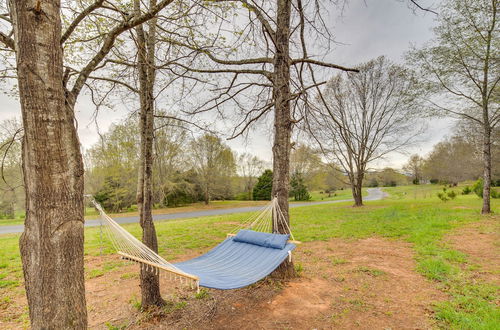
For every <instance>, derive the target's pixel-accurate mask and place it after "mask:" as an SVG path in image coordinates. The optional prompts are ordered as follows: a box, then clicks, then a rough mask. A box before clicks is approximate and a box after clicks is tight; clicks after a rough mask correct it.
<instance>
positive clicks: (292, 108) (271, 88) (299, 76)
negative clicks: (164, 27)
mask: <svg viewBox="0 0 500 330" xmlns="http://www.w3.org/2000/svg"><path fill="white" fill-rule="evenodd" d="M214 3H215V4H221V3H222V4H232V5H234V7H235V10H236V13H238V14H239V17H244V18H245V20H241V21H240V22H241V24H240V25H238V26H237V27H234V26H232V27H227V26H226V25H224V24H226V22H227V20H220V24H219V25H217V26H215V30H216V33H215V35H214V37H213V38H212V40H211V41H210V42H208V43H203V42H200V39H202V36H200V35H197V34H194V35H188V36H182V38H177V39H176V40H175V41H173V42H176V43H178V44H182V45H183V46H184V47H187V48H190V49H192V50H195V51H196V52H197V53H198V60H199V61H198V63H201V65H199V66H197V67H196V66H193V65H186V64H183V63H182V62H180V61H178V62H177V63H176V65H177V67H178V70H183V72H185V71H189V72H191V73H195V74H198V76H197V78H194V79H196V80H197V81H199V79H200V78H199V77H200V76H203V75H205V74H211V75H218V76H222V77H223V78H222V80H223V83H221V84H214V83H213V82H211V86H212V90H213V92H214V93H213V94H212V95H215V96H213V97H212V98H210V99H209V100H208V101H206V102H203V104H202V105H201V106H195V107H194V110H190V111H189V112H190V113H191V114H201V113H205V112H207V111H212V110H215V111H217V112H218V114H219V115H221V116H224V115H225V113H227V112H225V110H227V108H229V105H235V106H236V109H239V110H240V111H239V113H238V118H237V119H236V120H237V124H236V125H235V126H234V130H233V132H232V134H231V136H230V138H236V137H238V136H240V135H242V134H245V132H246V131H247V130H248V129H249V127H251V126H252V125H253V124H254V123H255V122H257V121H260V120H262V119H264V118H266V117H268V116H272V117H273V118H274V120H273V125H274V139H273V147H272V150H273V191H272V195H273V196H275V197H277V199H278V203H279V205H280V209H281V211H282V212H283V215H284V217H285V219H286V221H287V222H289V209H288V191H289V181H290V168H289V167H290V164H289V159H290V151H291V141H290V139H291V134H292V131H293V128H294V126H295V125H296V124H297V123H298V122H299V121H300V120H301V117H302V115H301V112H302V111H303V110H304V109H305V105H306V104H307V103H308V102H309V99H308V92H309V91H310V90H311V89H314V88H315V87H317V86H319V85H321V84H324V83H325V82H323V81H317V80H316V78H315V76H314V72H315V70H314V69H315V68H321V67H323V68H331V69H338V70H346V71H356V70H355V69H350V68H347V67H344V66H340V65H335V64H332V63H327V62H323V61H320V60H317V59H315V58H314V57H313V56H311V54H309V48H310V47H312V41H313V40H314V41H315V46H318V47H316V49H315V51H319V50H322V51H324V53H325V54H326V53H327V52H328V49H329V45H330V44H331V43H332V36H331V34H330V33H329V31H328V28H327V25H326V23H325V20H324V19H323V14H325V13H327V8H325V4H324V3H323V2H319V1H318V2H307V3H304V2H303V1H302V0H275V1H271V2H270V1H263V0H217V1H215V2H214ZM227 30H231V31H235V34H234V35H233V37H231V38H229V41H225V42H223V43H222V44H220V42H221V41H223V40H227V39H228V35H227V33H225V31H227ZM317 40H323V41H324V42H323V43H322V44H320V43H318V42H316V41H317ZM236 50H238V51H237V52H236ZM207 63H211V66H210V67H207ZM231 113H232V114H234V113H235V111H234V107H232V108H231ZM233 118H234V116H233ZM288 228H289V226H287V225H286V224H281V223H279V224H278V228H275V230H276V231H278V232H280V233H288V231H289V229H288ZM276 274H280V276H281V277H284V278H286V277H289V276H294V275H295V271H294V267H293V264H292V263H290V262H288V261H285V262H284V263H283V264H282V266H280V267H279V268H278V269H277V271H276Z"/></svg>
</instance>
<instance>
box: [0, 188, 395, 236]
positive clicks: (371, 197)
mask: <svg viewBox="0 0 500 330" xmlns="http://www.w3.org/2000/svg"><path fill="white" fill-rule="evenodd" d="M367 192H368V195H367V196H366V197H364V198H363V201H375V200H380V199H383V198H384V197H385V196H386V193H384V192H383V191H382V189H380V188H368V189H367ZM349 201H352V199H342V200H336V201H322V202H299V203H290V208H294V207H301V206H309V205H320V204H333V203H341V202H349ZM261 209H262V206H249V207H238V208H232V209H216V210H203V211H192V212H180V213H170V214H154V215H153V220H154V221H160V220H175V219H185V218H197V217H206V216H211V215H223V214H231V213H245V212H256V211H259V210H261ZM114 220H115V221H116V222H118V223H120V224H124V223H134V222H139V217H138V216H132V217H116V218H114ZM95 226H99V220H98V219H93V220H86V221H85V227H95ZM23 230H24V226H23V225H14V226H0V235H2V234H13V233H22V231H23Z"/></svg>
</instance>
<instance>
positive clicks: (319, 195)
mask: <svg viewBox="0 0 500 330" xmlns="http://www.w3.org/2000/svg"><path fill="white" fill-rule="evenodd" d="M310 194H311V200H310V201H311V202H315V201H334V200H342V199H350V198H351V197H352V196H351V191H350V190H349V189H343V190H338V191H336V192H333V193H331V194H330V196H328V194H327V193H324V192H320V191H312V192H311V193H310ZM363 194H364V195H366V189H364V190H363ZM290 202H292V203H293V202H294V200H293V198H291V199H290ZM265 203H266V202H265V201H236V200H226V201H212V202H210V204H209V205H205V203H203V202H199V203H193V204H190V205H184V206H179V207H171V208H157V209H154V210H153V213H154V214H171V213H181V212H193V211H202V210H208V209H210V210H213V209H225V208H238V207H246V206H254V205H264V204H265ZM110 215H111V216H112V217H129V216H137V215H138V212H121V213H114V214H110ZM97 217H98V213H97V211H96V210H95V208H93V207H87V208H86V209H85V219H87V220H89V219H96V218H97ZM23 223H24V213H22V212H18V213H17V214H16V217H15V218H14V219H0V226H11V225H21V224H23Z"/></svg>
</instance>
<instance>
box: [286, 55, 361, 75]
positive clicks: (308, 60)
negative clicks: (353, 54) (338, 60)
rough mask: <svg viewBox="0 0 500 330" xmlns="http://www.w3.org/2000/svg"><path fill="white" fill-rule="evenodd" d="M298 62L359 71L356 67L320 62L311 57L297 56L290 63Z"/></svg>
mask: <svg viewBox="0 0 500 330" xmlns="http://www.w3.org/2000/svg"><path fill="white" fill-rule="evenodd" d="M300 63H309V64H314V65H319V66H324V67H326V68H333V69H338V70H342V71H347V72H359V70H358V69H354V68H347V67H344V66H341V65H337V64H332V63H326V62H321V61H316V60H312V59H309V58H299V59H294V60H292V65H295V64H300Z"/></svg>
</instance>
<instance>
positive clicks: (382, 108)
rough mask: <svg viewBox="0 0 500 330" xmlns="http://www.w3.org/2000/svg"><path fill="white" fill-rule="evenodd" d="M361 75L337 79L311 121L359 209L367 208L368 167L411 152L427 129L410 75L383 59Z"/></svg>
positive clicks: (321, 98)
mask: <svg viewBox="0 0 500 330" xmlns="http://www.w3.org/2000/svg"><path fill="white" fill-rule="evenodd" d="M359 70H360V73H356V74H355V73H347V74H345V75H342V74H339V75H337V76H335V77H334V78H332V80H330V81H329V82H328V84H327V87H326V88H325V90H324V91H323V92H322V94H320V95H319V97H318V106H317V107H316V108H315V109H313V110H311V114H310V116H309V117H308V121H307V128H308V131H309V132H310V134H311V135H312V137H313V138H314V139H315V140H316V141H317V142H318V144H319V146H320V147H321V150H322V151H323V153H324V155H325V156H326V157H327V158H329V159H331V160H332V161H334V162H336V163H337V164H338V165H339V166H340V167H341V168H342V170H343V171H344V172H345V173H346V174H347V177H348V179H349V182H350V185H351V189H352V194H353V198H354V206H361V205H363V199H362V195H361V192H362V191H361V188H362V185H363V180H364V177H365V173H366V170H367V166H368V164H369V163H370V162H373V161H374V160H376V159H379V158H381V157H383V156H385V155H387V154H388V153H390V152H394V151H398V150H402V149H403V148H405V147H407V146H409V145H410V144H411V143H413V142H415V140H416V137H417V136H418V135H419V133H421V132H422V129H423V123H421V122H420V121H419V115H420V111H419V110H420V108H419V107H418V104H417V103H416V101H415V93H417V91H416V90H415V88H416V84H415V79H413V77H412V76H411V74H409V73H408V72H407V71H406V70H405V69H404V68H402V67H400V66H398V65H396V64H393V63H391V62H390V61H388V60H387V59H385V58H384V57H379V58H377V59H376V60H372V61H370V62H368V63H366V64H364V65H362V66H360V67H359Z"/></svg>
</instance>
